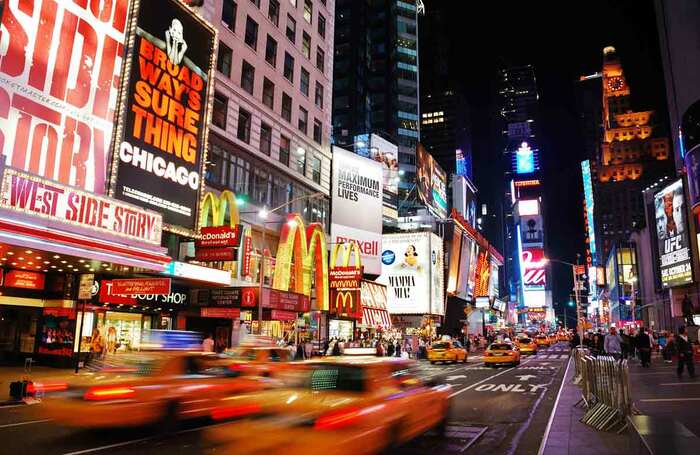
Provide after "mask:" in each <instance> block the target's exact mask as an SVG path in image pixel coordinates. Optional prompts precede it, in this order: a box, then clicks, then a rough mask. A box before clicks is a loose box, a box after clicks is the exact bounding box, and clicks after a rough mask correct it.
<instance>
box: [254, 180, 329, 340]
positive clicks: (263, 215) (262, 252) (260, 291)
mask: <svg viewBox="0 0 700 455" xmlns="http://www.w3.org/2000/svg"><path fill="white" fill-rule="evenodd" d="M325 195H326V193H324V192H322V191H318V192H316V193H312V194H309V195H305V196H299V197H295V198H294V199H291V200H289V201H288V202H286V203H284V204H281V205H279V206H277V207H275V208H273V209H270V210H267V209H265V208H263V209H261V210H260V211H259V212H258V218H259V219H260V221H261V223H262V236H261V237H262V240H261V242H260V244H261V247H260V280H259V281H260V282H259V283H258V286H259V287H258V335H262V312H263V284H264V281H265V226H266V225H268V224H275V223H276V222H275V221H263V220H265V219H267V217H268V216H269V215H270V213H275V212H277V211H278V210H282V209H283V208H285V207H288V206H290V205H292V204H293V203H295V202H297V201H302V200H311V199H316V198H319V197H324V196H325Z"/></svg>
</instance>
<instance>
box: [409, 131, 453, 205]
mask: <svg viewBox="0 0 700 455" xmlns="http://www.w3.org/2000/svg"><path fill="white" fill-rule="evenodd" d="M416 180H417V181H416V186H417V188H418V197H419V198H420V200H421V201H422V202H423V203H424V204H425V205H426V207H427V208H428V210H429V211H430V212H431V213H432V214H433V215H435V216H436V217H438V218H447V176H446V175H445V171H444V170H443V169H442V168H441V167H440V165H439V164H437V162H436V161H435V159H433V157H432V156H431V155H430V154H429V153H428V152H427V151H426V150H425V147H423V145H422V144H420V143H419V144H418V146H417V147H416Z"/></svg>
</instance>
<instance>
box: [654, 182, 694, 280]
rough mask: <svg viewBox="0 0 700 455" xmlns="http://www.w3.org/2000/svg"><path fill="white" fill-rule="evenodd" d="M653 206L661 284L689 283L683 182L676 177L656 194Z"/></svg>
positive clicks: (689, 262) (688, 249) (689, 270)
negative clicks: (675, 179)
mask: <svg viewBox="0 0 700 455" xmlns="http://www.w3.org/2000/svg"><path fill="white" fill-rule="evenodd" d="M654 206H655V209H656V237H657V239H658V244H659V262H660V264H659V268H660V272H661V283H662V284H663V286H664V287H674V286H680V285H683V284H687V283H690V282H691V281H692V279H693V273H692V268H691V263H692V259H691V257H690V243H689V241H688V240H689V238H688V225H687V222H686V221H687V220H686V212H685V210H686V207H685V194H684V192H683V181H682V180H677V181H675V182H673V183H672V184H670V185H668V186H667V187H666V188H664V189H663V190H661V191H660V192H658V193H656V194H655V195H654Z"/></svg>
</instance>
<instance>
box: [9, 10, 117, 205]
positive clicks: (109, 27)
mask: <svg viewBox="0 0 700 455" xmlns="http://www.w3.org/2000/svg"><path fill="white" fill-rule="evenodd" d="M2 3H4V11H2V6H1V5H2ZM127 4H128V1H127V0H114V1H109V2H86V1H82V2H78V1H62V2H57V1H55V0H25V1H16V0H15V1H5V2H0V13H1V14H2V40H1V41H2V44H1V45H0V153H1V154H2V155H3V156H4V158H5V161H6V164H8V165H10V166H12V167H14V168H16V169H21V170H24V171H27V172H30V173H32V174H35V175H39V176H41V177H44V178H47V179H50V180H54V181H57V182H60V183H62V184H64V185H70V186H73V187H76V188H80V189H83V190H86V191H90V192H94V193H97V194H103V193H104V192H105V177H106V175H107V156H108V153H109V151H108V149H109V144H110V140H111V138H112V121H113V116H114V108H115V105H116V99H117V89H118V83H119V80H120V79H119V78H120V72H121V67H122V54H123V52H124V32H125V29H126V17H127V9H128V8H127Z"/></svg>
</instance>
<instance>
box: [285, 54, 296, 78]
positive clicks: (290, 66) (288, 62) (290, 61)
mask: <svg viewBox="0 0 700 455" xmlns="http://www.w3.org/2000/svg"><path fill="white" fill-rule="evenodd" d="M284 77H285V78H287V80H288V81H289V82H291V83H292V84H293V83H294V57H292V56H291V55H289V53H288V52H285V53H284Z"/></svg>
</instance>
